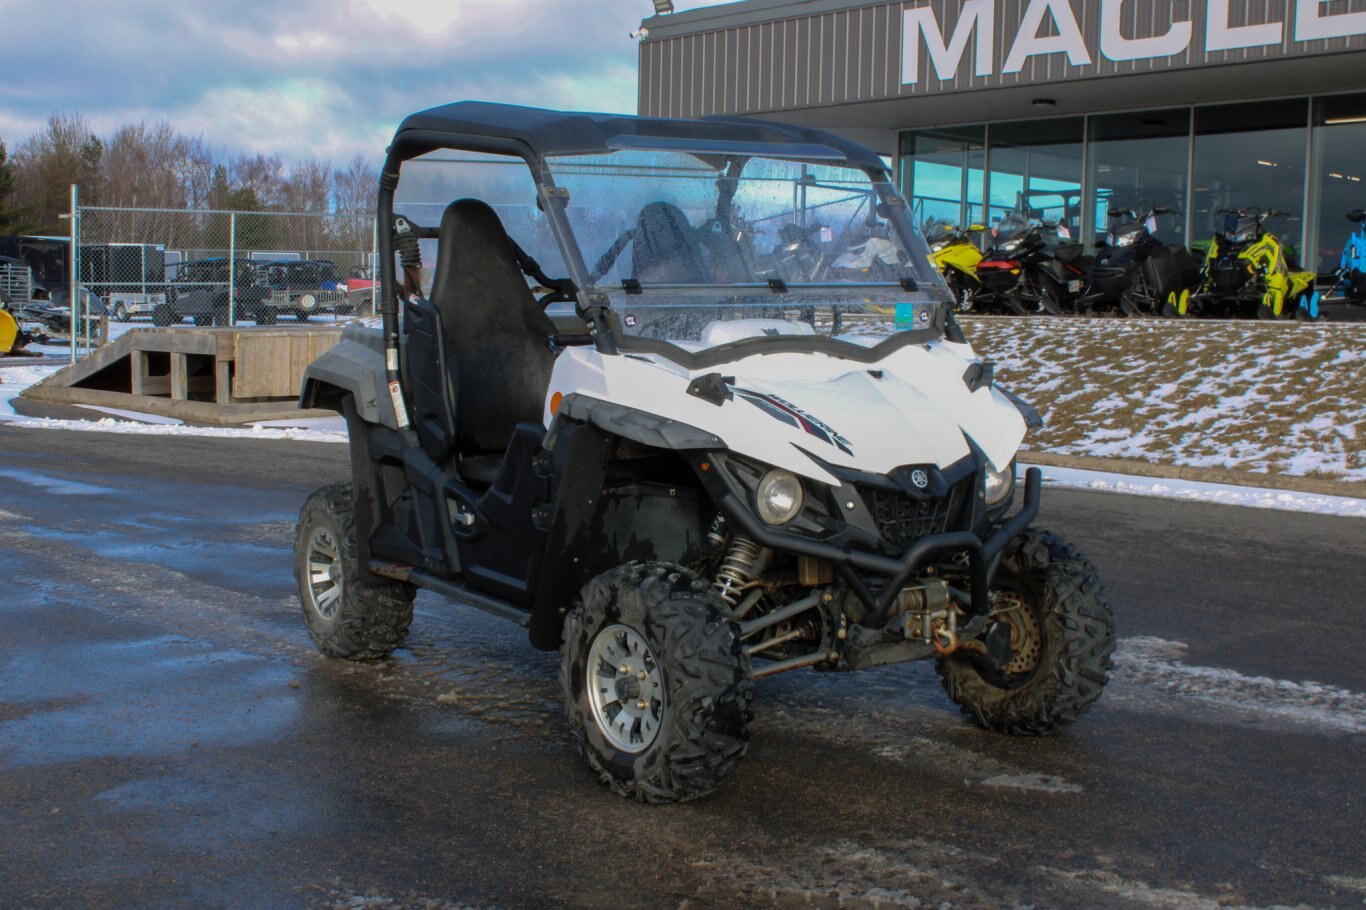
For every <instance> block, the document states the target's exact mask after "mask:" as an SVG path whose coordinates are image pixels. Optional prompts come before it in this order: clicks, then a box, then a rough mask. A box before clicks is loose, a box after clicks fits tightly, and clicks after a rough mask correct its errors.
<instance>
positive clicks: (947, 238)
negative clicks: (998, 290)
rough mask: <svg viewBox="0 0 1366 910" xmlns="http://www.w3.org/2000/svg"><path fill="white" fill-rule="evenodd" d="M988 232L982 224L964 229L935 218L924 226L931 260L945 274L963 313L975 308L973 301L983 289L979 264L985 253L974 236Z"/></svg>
mask: <svg viewBox="0 0 1366 910" xmlns="http://www.w3.org/2000/svg"><path fill="white" fill-rule="evenodd" d="M984 230H985V228H984V227H983V226H982V225H980V224H974V225H971V226H969V227H968V229H967V230H966V231H965V230H961V229H960V228H959V227H958V225H956V224H954V223H953V222H952V221H949V220H948V219H947V218H931V219H929V220H927V221H926V222H925V224H924V227H923V231H924V234H925V242H926V243H928V244H929V246H930V259H931V260H932V261H933V262H934V265H935V268H937V269H939V271H940V273H941V274H943V276H944V281H945V282H946V283H947V284H948V286H949V290H950V291H952V292H953V299H954V301H955V302H956V304H957V308H958V309H959V310H960V311H968V310H971V309H972V298H973V297H974V296H976V294H977V291H978V290H980V289H981V287H982V283H981V281H979V280H978V278H977V263H979V262H981V261H982V251H981V250H980V249H978V248H977V243H976V242H975V241H974V240H973V239H972V235H974V234H980V233H981V232H982V231H984Z"/></svg>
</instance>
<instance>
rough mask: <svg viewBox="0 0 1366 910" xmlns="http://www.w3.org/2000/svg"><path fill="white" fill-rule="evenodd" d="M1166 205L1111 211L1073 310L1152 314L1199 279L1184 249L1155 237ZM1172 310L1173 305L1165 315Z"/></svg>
mask: <svg viewBox="0 0 1366 910" xmlns="http://www.w3.org/2000/svg"><path fill="white" fill-rule="evenodd" d="M1173 213H1174V212H1173V210H1172V209H1170V208H1164V207H1161V206H1158V207H1154V208H1150V209H1149V210H1148V211H1147V212H1145V213H1144V214H1142V215H1140V214H1139V213H1138V212H1136V211H1134V210H1133V209H1111V210H1110V211H1109V212H1108V215H1109V219H1110V224H1109V229H1108V231H1107V232H1106V236H1105V241H1104V242H1103V243H1102V244H1101V245H1100V249H1099V250H1098V251H1097V252H1096V256H1095V259H1094V260H1093V261H1092V263H1091V268H1090V270H1089V272H1088V274H1087V284H1086V290H1085V291H1084V292H1083V293H1082V295H1081V296H1080V297H1079V298H1078V300H1077V306H1078V310H1083V311H1086V312H1112V311H1118V312H1121V313H1123V314H1124V315H1126V316H1156V315H1159V314H1161V313H1163V312H1166V311H1167V309H1166V308H1167V304H1168V303H1169V302H1172V301H1175V300H1177V299H1179V295H1180V293H1181V292H1182V291H1183V290H1184V289H1185V288H1186V287H1189V286H1190V285H1192V284H1194V283H1195V281H1196V280H1198V267H1197V266H1196V265H1195V261H1194V259H1192V258H1191V256H1190V253H1188V252H1186V250H1185V248H1184V247H1169V246H1167V245H1166V244H1164V243H1162V241H1161V240H1159V239H1158V238H1157V237H1156V236H1155V235H1156V233H1157V218H1158V216H1159V215H1168V214H1173ZM1174 314H1175V307H1174V306H1173V307H1172V308H1171V309H1170V311H1169V312H1168V315H1174Z"/></svg>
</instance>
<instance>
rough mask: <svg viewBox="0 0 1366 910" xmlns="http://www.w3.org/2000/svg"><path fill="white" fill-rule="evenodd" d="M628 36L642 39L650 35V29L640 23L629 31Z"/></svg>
mask: <svg viewBox="0 0 1366 910" xmlns="http://www.w3.org/2000/svg"><path fill="white" fill-rule="evenodd" d="M630 37H632V38H635V39H636V40H638V41H639V40H643V39H645V38H648V37H650V30H649V29H648V28H646V27H645V26H643V25H642V26H641V27H640V28H638V29H636V30H635V31H633V32H631V35H630Z"/></svg>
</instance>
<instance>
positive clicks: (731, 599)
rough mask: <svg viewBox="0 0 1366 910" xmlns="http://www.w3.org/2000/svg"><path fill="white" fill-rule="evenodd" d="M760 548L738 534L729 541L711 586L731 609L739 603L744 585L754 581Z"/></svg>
mask: <svg viewBox="0 0 1366 910" xmlns="http://www.w3.org/2000/svg"><path fill="white" fill-rule="evenodd" d="M760 552H762V548H761V547H760V546H759V545H758V544H757V543H755V542H754V541H752V540H750V539H749V538H748V537H741V536H740V535H739V534H737V535H735V538H734V539H733V540H732V541H731V544H730V550H729V552H727V553H726V558H725V559H723V560H721V567H720V568H719V569H717V570H716V579H715V580H714V581H712V583H711V586H712V587H713V588H714V589H716V593H717V594H720V595H721V599H722V600H724V601H725V602H726V603H727V604H729V605H730V606H731V607H732V608H733V607H734V606H735V605H736V604H738V603H739V602H740V592H741V591H742V590H743V589H744V587H745V585H747V584H749V583H750V582H751V581H753V580H754V565H755V563H756V562H757V561H758V559H759V553H760Z"/></svg>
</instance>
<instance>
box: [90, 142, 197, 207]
mask: <svg viewBox="0 0 1366 910" xmlns="http://www.w3.org/2000/svg"><path fill="white" fill-rule="evenodd" d="M183 153H184V140H183V139H182V138H181V137H180V136H179V135H177V134H176V132H175V130H173V129H172V128H171V125H170V124H169V123H166V122H164V121H163V122H161V123H158V124H156V125H155V126H151V127H149V126H148V125H147V124H146V123H135V124H131V125H129V126H123V127H120V128H119V129H118V130H117V131H116V132H115V133H114V135H113V136H112V137H111V138H110V139H109V142H108V144H107V146H106V148H105V154H104V174H103V178H104V187H103V192H102V194H101V200H100V201H101V203H103V204H104V205H112V206H127V207H129V208H155V209H179V208H185V207H186V203H187V201H188V200H187V199H186V194H185V186H184V184H183V183H182V182H181V178H180V172H179V168H178V165H179V163H180V158H181V156H182V155H183Z"/></svg>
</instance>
